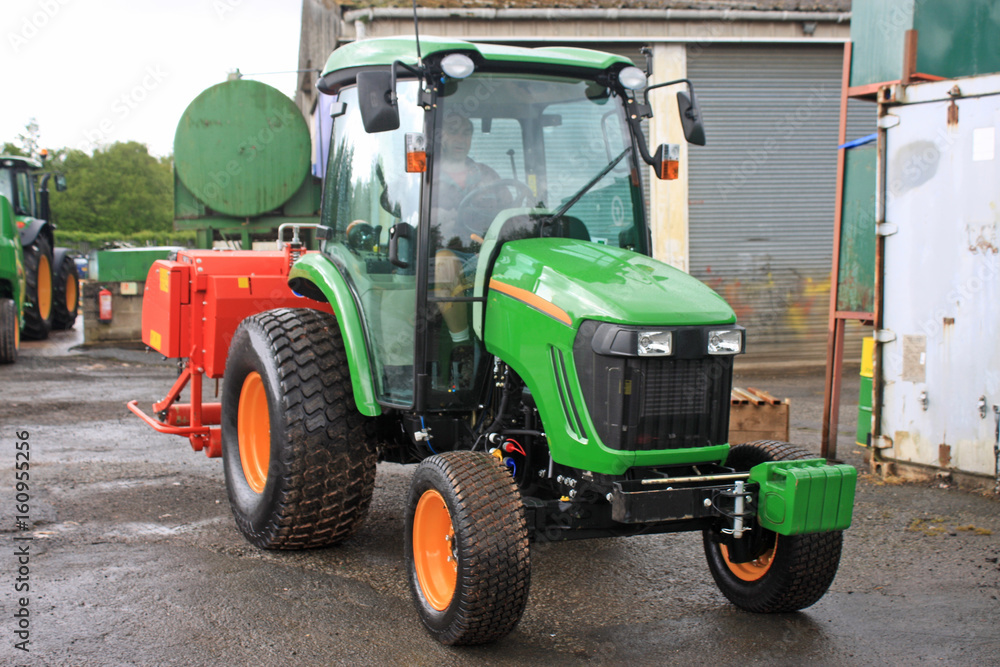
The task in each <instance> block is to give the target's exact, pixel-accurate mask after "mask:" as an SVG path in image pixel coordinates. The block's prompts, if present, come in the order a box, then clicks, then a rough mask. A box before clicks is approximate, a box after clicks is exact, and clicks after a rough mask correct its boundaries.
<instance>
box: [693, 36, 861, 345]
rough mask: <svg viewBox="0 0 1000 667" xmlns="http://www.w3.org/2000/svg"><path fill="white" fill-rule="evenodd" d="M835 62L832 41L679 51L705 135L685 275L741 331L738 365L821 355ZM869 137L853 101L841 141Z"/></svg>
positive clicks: (839, 53) (696, 167)
mask: <svg viewBox="0 0 1000 667" xmlns="http://www.w3.org/2000/svg"><path fill="white" fill-rule="evenodd" d="M842 61H843V49H842V47H841V46H838V45H816V46H809V45H801V46H800V45H754V46H748V45H739V46H737V45H714V46H709V47H699V48H697V49H695V48H691V49H690V50H689V52H688V76H689V78H690V79H691V80H692V81H693V82H694V85H695V90H696V92H697V95H698V100H699V102H700V103H701V106H702V111H703V116H704V121H705V125H706V135H707V137H708V145H707V146H704V147H692V148H691V150H690V151H689V153H688V155H689V156H690V167H691V180H690V189H689V198H690V269H691V273H692V275H694V276H695V277H697V278H699V279H701V280H703V281H705V282H706V283H708V284H709V285H710V286H712V287H713V288H714V289H716V291H718V292H719V293H720V294H721V295H722V296H723V297H725V298H726V300H727V301H728V302H729V303H730V304H731V305H732V306H733V308H734V309H735V310H736V312H737V316H738V318H739V321H740V323H742V324H743V325H744V326H746V327H747V331H748V334H747V340H748V352H749V353H750V355H751V356H750V357H748V360H749V359H752V360H753V361H758V362H760V361H798V362H810V363H822V362H823V361H824V360H825V357H826V340H827V321H828V316H829V286H830V266H831V256H832V243H833V218H834V199H835V189H836V168H837V150H836V149H837V130H838V119H839V110H840V77H841V67H842ZM874 130H875V106H874V105H873V104H866V103H863V102H852V103H851V106H850V108H849V122H848V132H847V136H848V139H851V138H857V137H860V136H864V135H866V134H869V133H871V132H874ZM856 338H857V336H856V335H855V336H852V339H854V340H852V341H851V343H850V344H849V345H848V350H847V353H848V357H847V358H852V356H853V354H854V348H855V347H856V346H857V343H856Z"/></svg>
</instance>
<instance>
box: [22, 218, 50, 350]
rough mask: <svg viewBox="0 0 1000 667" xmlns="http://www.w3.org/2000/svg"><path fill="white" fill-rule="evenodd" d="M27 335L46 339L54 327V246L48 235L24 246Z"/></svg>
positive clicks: (32, 337)
mask: <svg viewBox="0 0 1000 667" xmlns="http://www.w3.org/2000/svg"><path fill="white" fill-rule="evenodd" d="M24 272H25V274H26V280H25V283H26V285H27V289H26V290H25V298H24V329H23V333H24V337H25V338H30V339H34V340H45V339H46V338H48V336H49V331H50V330H51V329H52V248H51V247H50V246H49V242H48V241H47V240H46V239H45V237H44V236H41V235H39V236H38V237H37V238H36V239H35V241H34V243H32V244H31V245H30V246H28V247H26V248H25V249H24Z"/></svg>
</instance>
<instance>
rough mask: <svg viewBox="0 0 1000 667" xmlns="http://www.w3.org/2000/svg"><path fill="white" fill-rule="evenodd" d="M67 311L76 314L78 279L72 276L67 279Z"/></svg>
mask: <svg viewBox="0 0 1000 667" xmlns="http://www.w3.org/2000/svg"><path fill="white" fill-rule="evenodd" d="M66 310H68V311H69V312H70V313H75V312H76V278H75V277H74V276H73V275H72V274H70V275H69V276H67V277H66Z"/></svg>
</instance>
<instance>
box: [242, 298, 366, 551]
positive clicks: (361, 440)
mask: <svg viewBox="0 0 1000 667" xmlns="http://www.w3.org/2000/svg"><path fill="white" fill-rule="evenodd" d="M372 424H373V422H372V421H371V420H369V419H367V418H365V417H364V416H362V415H361V414H360V413H359V412H358V410H357V408H356V407H355V404H354V394H353V391H352V388H351V378H350V375H349V373H348V368H347V355H346V352H345V350H344V344H343V341H342V339H341V336H340V328H339V326H338V324H337V320H336V319H335V318H334V317H333V316H332V315H327V314H325V313H321V312H319V311H315V310H308V309H289V308H284V309H280V310H271V311H267V312H264V313H258V314H257V315H254V316H252V317H249V318H247V319H246V320H244V321H243V322H242V323H241V324H240V326H239V327H238V328H237V330H236V333H235V334H234V335H233V341H232V343H231V344H230V347H229V358H228V360H227V362H226V374H225V384H224V387H223V392H222V456H223V468H224V470H225V475H226V488H227V490H228V492H229V503H230V506H231V507H232V510H233V515H234V516H235V518H236V525H237V527H238V528H239V530H240V532H241V533H243V536H244V537H246V539H247V540H248V541H249V542H250V543H251V544H254V545H256V546H258V547H261V548H264V549H306V548H312V547H323V546H328V545H331V544H336V543H338V542H341V541H342V540H345V539H347V538H348V537H350V536H351V535H352V534H353V533H354V532H355V531H356V530H357V529H358V528H359V527H360V526H361V524H362V522H363V521H364V517H365V514H366V513H367V511H368V506H369V504H370V502H371V497H372V490H373V489H374V486H375V460H376V450H375V447H374V445H373V438H372V436H371V434H372Z"/></svg>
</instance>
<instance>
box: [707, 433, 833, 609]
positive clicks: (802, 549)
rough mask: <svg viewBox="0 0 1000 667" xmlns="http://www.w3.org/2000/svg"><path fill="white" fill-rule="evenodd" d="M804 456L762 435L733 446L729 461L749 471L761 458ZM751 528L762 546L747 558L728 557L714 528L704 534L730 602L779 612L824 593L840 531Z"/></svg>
mask: <svg viewBox="0 0 1000 667" xmlns="http://www.w3.org/2000/svg"><path fill="white" fill-rule="evenodd" d="M807 458H814V456H813V455H812V454H810V453H809V452H807V451H805V450H803V449H800V448H798V447H795V446H793V445H790V444H788V443H784V442H775V441H769V440H763V441H759V442H748V443H746V444H743V445H737V446H736V447H733V449H732V451H731V452H730V454H729V459H728V461H727V465H729V466H732V467H734V468H736V469H737V470H741V471H747V470H750V468H752V467H753V466H755V465H757V464H758V463H764V462H765V461H786V460H793V459H807ZM753 530H755V531H760V532H761V533H762V535H760V537H759V539H760V540H761V542H762V544H763V545H764V546H763V551H762V553H760V554H759V555H758V557H757V558H756V559H755V560H752V561H750V562H748V563H733V562H731V561H730V560H729V555H728V550H727V549H726V547H725V546H724V545H722V544H719V542H717V540H718V539H719V535H718V534H717V533H715V532H714V531H712V530H706V531H704V533H703V536H702V537H703V541H704V545H705V556H706V558H707V559H708V567H709V569H710V570H711V572H712V577H713V578H714V579H715V583H716V584H717V585H718V586H719V590H721V591H722V594H723V595H725V596H726V598H728V599H729V601H730V602H732V603H733V604H734V605H736V606H737V607H739V608H740V609H744V610H746V611H752V612H757V613H779V612H790V611H798V610H799V609H804V608H806V607H808V606H810V605H812V604H814V603H815V602H817V601H818V600H819V599H820V598H821V597H823V595H824V594H825V593H826V591H827V589H829V588H830V584H832V583H833V579H834V577H835V576H836V575H837V567H838V565H839V564H840V552H841V548H842V546H843V532H841V531H832V532H827V533H811V534H808V535H791V536H785V535H777V534H776V533H773V532H771V531H769V530H764V529H763V528H761V527H760V525H754V526H753ZM744 539H746V538H744Z"/></svg>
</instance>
